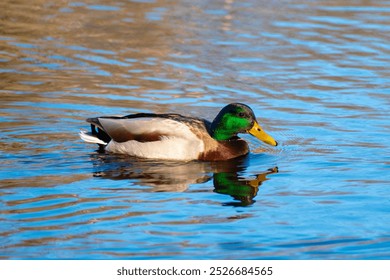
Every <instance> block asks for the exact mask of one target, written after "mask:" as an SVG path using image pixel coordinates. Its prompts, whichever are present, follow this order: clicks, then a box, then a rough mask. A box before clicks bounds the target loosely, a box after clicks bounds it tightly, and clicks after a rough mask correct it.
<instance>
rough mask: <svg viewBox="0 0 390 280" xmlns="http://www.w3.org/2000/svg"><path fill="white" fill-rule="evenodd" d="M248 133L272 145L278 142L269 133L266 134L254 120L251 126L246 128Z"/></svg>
mask: <svg viewBox="0 0 390 280" xmlns="http://www.w3.org/2000/svg"><path fill="white" fill-rule="evenodd" d="M248 133H249V134H251V135H253V136H255V137H256V138H257V139H259V140H261V141H263V142H264V143H267V144H269V145H272V146H277V145H278V142H276V141H275V139H274V138H272V136H271V135H269V134H267V133H266V132H265V131H264V130H263V129H262V128H261V126H260V125H259V124H258V123H257V122H256V121H255V123H254V124H253V126H252V128H251V129H249V130H248Z"/></svg>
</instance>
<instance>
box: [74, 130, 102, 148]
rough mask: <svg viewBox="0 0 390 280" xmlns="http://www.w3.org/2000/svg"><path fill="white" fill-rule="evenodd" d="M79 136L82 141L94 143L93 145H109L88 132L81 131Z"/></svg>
mask: <svg viewBox="0 0 390 280" xmlns="http://www.w3.org/2000/svg"><path fill="white" fill-rule="evenodd" d="M79 136H80V138H81V139H82V140H84V141H85V142H87V143H93V144H100V145H107V143H106V142H104V141H102V140H100V139H99V138H97V137H96V136H94V135H92V134H91V133H89V132H88V131H86V130H84V129H81V130H80V132H79Z"/></svg>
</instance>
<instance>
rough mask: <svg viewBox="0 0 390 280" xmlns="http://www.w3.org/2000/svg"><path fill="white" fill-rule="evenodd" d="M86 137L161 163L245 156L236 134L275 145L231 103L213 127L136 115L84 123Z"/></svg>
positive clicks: (175, 116)
mask: <svg viewBox="0 0 390 280" xmlns="http://www.w3.org/2000/svg"><path fill="white" fill-rule="evenodd" d="M87 122H89V123H90V124H91V133H87V131H85V130H81V131H80V134H79V135H80V137H81V139H83V140H84V141H85V142H88V143H95V144H98V145H99V146H100V148H101V149H104V150H105V151H107V152H111V153H119V154H127V155H130V156H135V157H140V158H149V159H162V160H182V161H190V160H202V161H221V160H228V159H231V158H236V157H239V156H243V155H246V154H247V153H248V152H249V147H248V143H247V142H246V141H245V140H243V139H241V138H239V137H238V136H237V134H239V133H249V134H251V135H253V136H255V137H256V138H258V139H260V140H261V141H263V142H265V143H267V144H269V145H272V146H277V145H278V143H277V142H276V141H275V140H274V139H273V138H272V137H271V136H270V135H268V134H267V133H266V132H265V131H264V130H263V129H262V128H261V126H260V125H259V124H258V122H257V121H256V117H255V114H254V113H253V111H252V109H251V108H249V106H247V105H245V104H242V103H232V104H229V105H227V106H225V107H224V108H222V110H221V111H220V112H219V113H218V115H217V116H216V117H215V119H214V120H213V121H212V122H209V121H207V120H204V119H201V118H194V117H187V116H182V115H179V114H152V113H139V114H132V115H127V116H123V117H115V116H103V117H97V118H90V119H87Z"/></svg>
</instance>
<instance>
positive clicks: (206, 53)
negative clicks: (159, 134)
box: [0, 0, 390, 259]
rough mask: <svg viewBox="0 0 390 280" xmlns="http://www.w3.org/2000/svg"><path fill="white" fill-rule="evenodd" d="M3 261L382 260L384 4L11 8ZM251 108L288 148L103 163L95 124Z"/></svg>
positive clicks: (387, 73)
mask: <svg viewBox="0 0 390 280" xmlns="http://www.w3.org/2000/svg"><path fill="white" fill-rule="evenodd" d="M0 6H1V7H0V26H1V28H0V65H1V67H0V91H1V92H0V101H1V102H0V129H1V138H0V159H1V167H0V236H1V242H0V258H1V259H117V258H118V259H389V258H390V253H389V252H390V225H389V223H388V221H389V220H390V211H389V209H390V175H389V174H390V168H389V167H390V156H389V155H390V144H389V132H390V123H389V112H390V102H389V100H390V99H389V93H390V90H389V88H390V78H389V77H390V70H389V63H390V47H389V46H390V44H389V43H390V2H389V1H299V0H290V1H282V0H280V1H279V0H276V1H255V0H247V1H234V0H225V1H222V0H218V1H203V0H199V1H186V0H183V1H175V0H173V1H159V0H150V1H149V0H148V1H143V0H141V1H140V0H134V1H110V0H106V1H103V0H101V1H88V0H86V1H84V0H82V1H78V2H71V1H52V2H50V1H49V2H48V1H34V4H33V5H32V4H31V3H30V2H29V1H23V0H22V1H17V2H15V1H11V0H6V1H3V2H2V4H1V5H0ZM237 101H238V102H243V103H246V104H248V105H250V106H251V107H252V108H253V110H254V111H255V113H256V115H257V117H258V121H259V122H260V123H261V124H262V125H263V127H264V128H265V129H266V130H267V131H268V132H269V133H270V134H271V135H273V136H274V138H275V139H276V140H277V141H278V142H279V143H280V145H279V146H278V147H276V148H273V147H266V146H264V145H262V144H261V143H260V142H259V141H257V140H256V139H254V138H251V137H247V136H244V137H245V139H247V140H248V141H249V142H250V147H251V149H252V150H251V153H250V154H249V155H248V156H247V157H245V158H240V159H235V160H231V161H228V162H220V163H207V162H196V161H194V162H187V163H180V162H161V161H152V160H141V159H134V158H129V157H126V156H118V155H110V154H101V153H98V152H97V151H96V147H95V146H93V145H88V144H85V143H83V142H82V141H81V140H80V139H78V136H77V132H78V130H79V129H80V128H88V124H87V123H85V121H84V120H85V118H87V117H95V116H100V115H112V114H118V115H124V114H130V113H136V112H157V113H169V112H176V113H182V114H188V115H192V116H200V117H204V118H208V119H212V118H213V117H214V116H215V115H216V114H217V113H218V111H219V109H220V108H221V107H222V106H224V105H226V104H228V103H230V102H237Z"/></svg>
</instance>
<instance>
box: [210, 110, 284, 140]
mask: <svg viewBox="0 0 390 280" xmlns="http://www.w3.org/2000/svg"><path fill="white" fill-rule="evenodd" d="M238 133H249V134H251V135H253V136H255V137H256V138H257V139H259V140H261V141H263V142H264V143H267V144H269V145H272V146H277V145H278V143H277V142H276V141H275V139H274V138H272V137H271V136H270V135H269V134H267V133H266V132H265V131H264V130H263V129H262V128H261V126H260V125H259V124H258V123H257V121H256V117H255V114H254V113H253V111H252V109H251V108H249V107H248V106H247V105H245V104H242V103H232V104H229V105H227V106H225V107H224V108H223V109H222V110H221V111H220V112H219V114H218V115H217V116H216V117H215V119H214V121H213V122H212V124H211V136H212V137H213V138H214V139H215V140H218V141H224V140H230V139H232V138H235V137H236V136H237V134H238Z"/></svg>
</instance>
